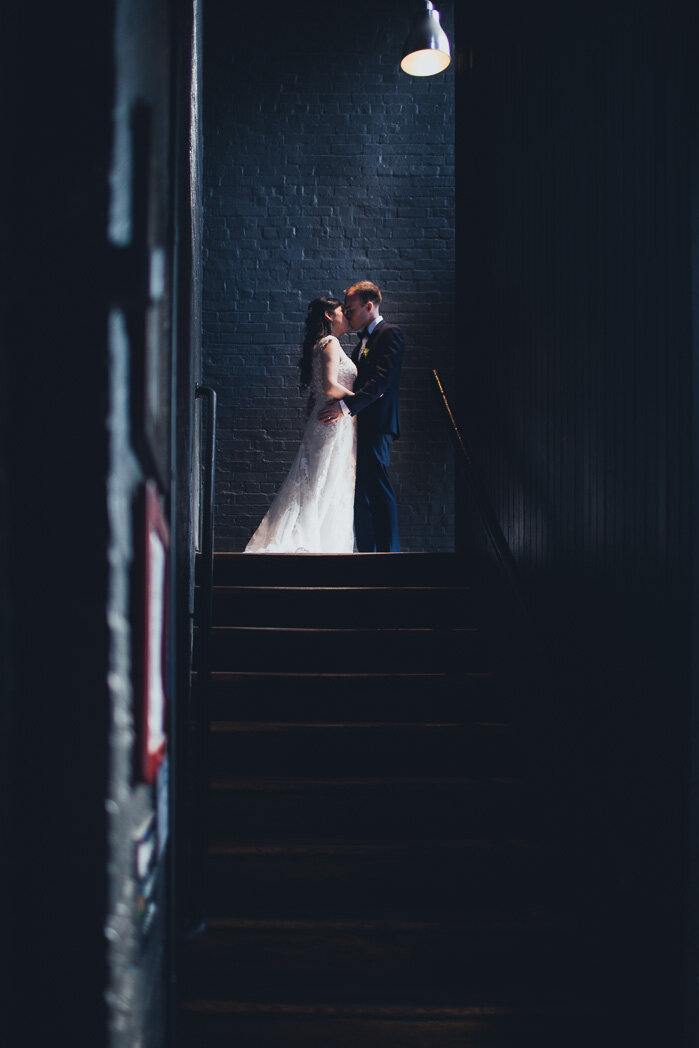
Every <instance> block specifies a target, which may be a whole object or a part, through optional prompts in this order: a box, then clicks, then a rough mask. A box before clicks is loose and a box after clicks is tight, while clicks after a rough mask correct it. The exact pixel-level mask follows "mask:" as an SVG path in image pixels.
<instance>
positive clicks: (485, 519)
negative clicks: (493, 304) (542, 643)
mask: <svg viewBox="0 0 699 1048" xmlns="http://www.w3.org/2000/svg"><path fill="white" fill-rule="evenodd" d="M432 376H433V378H434V382H435V386H436V388H437V393H438V394H439V398H440V400H441V404H442V408H443V410H444V412H445V415H446V418H447V421H448V424H449V429H450V431H451V435H452V438H453V440H454V445H455V448H456V454H457V462H458V463H459V466H460V468H461V470H462V472H463V475H464V477H465V479H466V483H467V485H468V489H469V493H470V495H471V498H472V499H473V502H474V505H475V507H476V509H477V510H478V514H479V517H480V520H481V523H482V525H483V529H484V531H485V534H486V537H487V539H488V543H489V545H490V548H491V550H492V552H493V555H494V557H495V560H496V562H497V564H498V566H499V568H500V571H501V572H502V575H503V577H504V578H505V580H506V582H507V584H508V587H509V589H510V593H511V595H512V599H513V601H514V604H515V606H516V608H517V610H518V611H519V613H520V614H521V616H522V618H523V619H525V620H526V621H527V622H529V621H530V609H529V606H528V604H527V600H526V598H525V595H524V590H523V588H522V583H521V581H520V577H519V570H518V568H517V561H516V560H515V558H514V556H513V554H512V550H511V549H510V547H509V545H508V542H507V539H506V538H505V536H504V535H503V532H502V528H501V527H500V523H499V521H498V519H497V517H496V515H495V511H494V509H493V507H492V505H491V503H490V500H489V498H488V496H487V494H486V491H485V489H484V487H483V484H482V482H481V480H480V478H479V476H478V474H477V473H476V470H475V469H474V466H473V461H472V459H471V456H470V454H469V452H468V449H467V447H466V443H465V441H464V437H463V434H462V432H461V430H460V428H459V425H458V423H457V421H456V419H455V417H454V412H453V411H452V409H451V406H450V404H449V401H448V399H447V395H446V393H445V392H444V387H443V385H442V383H441V380H440V378H439V374H438V373H437V372H436V371H434V370H433V371H432Z"/></svg>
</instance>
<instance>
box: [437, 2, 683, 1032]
mask: <svg viewBox="0 0 699 1048" xmlns="http://www.w3.org/2000/svg"><path fill="white" fill-rule="evenodd" d="M457 29H458V40H459V48H460V52H461V66H460V73H459V76H458V78H457V173H458V178H457V187H458V188H457V216H458V228H457V246H458V286H459V292H460V296H461V298H460V301H461V302H462V311H461V315H460V321H461V323H460V326H459V334H460V340H461V346H462V350H461V352H460V353H459V354H458V357H457V359H458V360H459V363H460V375H459V379H458V387H457V400H458V403H457V411H458V414H459V416H460V418H461V420H462V422H463V425H464V430H465V432H466V435H467V439H468V441H469V443H470V445H471V448H472V453H473V458H474V461H475V464H476V466H477V469H478V470H479V472H480V473H481V476H482V479H483V482H484V485H485V488H486V490H487V492H488V494H489V496H490V498H491V500H492V503H493V506H494V509H495V512H496V514H497V517H498V519H499V521H500V523H501V526H502V528H503V531H504V533H505V535H506V537H507V540H508V542H509V544H510V546H511V548H512V551H513V553H514V555H515V557H516V559H517V561H518V563H519V566H520V568H521V571H522V576H523V580H524V585H525V588H526V591H527V595H528V596H529V597H530V598H531V602H532V607H533V610H534V614H535V617H536V621H537V623H538V626H539V630H540V635H541V636H542V637H543V638H544V639H545V643H544V646H545V647H548V653H549V656H550V659H551V662H552V663H553V664H554V666H555V671H554V678H553V679H554V680H555V681H556V686H557V688H558V694H557V697H556V702H555V704H552V707H551V713H552V716H553V717H554V718H555V719H556V723H557V724H558V726H559V728H560V729H561V730H565V731H567V732H568V733H569V735H570V736H573V737H575V738H576V739H577V740H578V741H577V747H578V749H577V756H576V760H577V762H578V763H577V766H576V767H575V768H574V774H575V775H577V776H578V780H579V782H580V783H581V784H583V790H581V796H580V798H579V802H578V809H577V812H576V813H574V814H573V813H572V814H571V819H573V818H577V819H579V820H581V821H584V822H585V824H586V826H587V827H588V830H587V831H586V833H587V834H588V838H584V839H582V840H581V848H582V849H584V848H586V847H587V848H588V850H589V851H590V853H591V854H592V853H594V855H595V857H596V860H597V861H598V862H599V863H600V864H601V866H602V867H605V868H606V867H608V872H607V873H605V875H604V877H603V881H604V884H605V890H606V892H607V895H606V905H607V907H608V915H607V916H608V921H609V929H610V941H609V946H610V956H613V957H614V958H615V961H614V963H615V964H617V966H618V983H619V997H620V1000H623V1002H624V1005H623V1008H624V1009H625V1014H627V1015H628V1017H629V1023H630V1026H629V1030H630V1028H631V1026H634V1032H633V1037H634V1043H636V1044H641V1043H649V1044H650V1043H653V1044H657V1043H665V1044H668V1045H670V1044H672V1045H675V1044H680V1043H681V1038H682V1036H683V1035H682V1032H681V1029H680V1027H681V1021H680V1016H681V1012H682V982H683V977H684V976H683V974H682V966H683V963H684V961H683V957H685V958H686V955H684V954H683V950H684V947H685V944H686V931H685V924H684V917H683V912H684V911H683V905H684V903H683V901H682V900H683V898H686V892H687V885H686V883H684V882H683V876H684V874H683V870H684V869H685V868H686V849H685V842H686V839H687V832H688V830H689V827H688V825H687V822H686V821H685V822H684V823H683V821H682V820H683V818H684V819H685V820H686V816H683V815H682V806H683V804H685V803H686V800H687V781H688V766H687V757H686V754H687V749H688V747H687V740H688V735H689V718H690V713H689V711H690V690H689V613H690V600H691V592H690V573H689V565H690V563H691V542H690V540H691V515H690V482H691V456H690V448H691V436H692V417H693V405H692V399H691V381H692V317H691V295H690V256H689V243H690V240H689V231H690V200H691V193H692V189H693V187H692V184H691V170H690V162H689V143H690V141H691V137H692V135H694V136H696V134H697V131H696V128H695V127H694V125H693V124H692V123H691V122H690V118H689V116H690V114H689V108H690V99H691V95H692V91H693V90H696V83H695V79H696V74H695V68H696V53H695V52H696V40H695V37H694V35H693V33H692V32H691V31H690V17H689V5H687V7H685V6H683V5H682V3H680V2H671V3H670V4H669V5H668V4H665V5H662V6H661V4H660V3H654V2H648V3H645V4H641V3H627V2H621V3H619V4H615V5H613V8H612V9H610V8H607V9H603V8H602V7H601V5H597V4H594V3H593V4H592V6H591V7H589V8H586V9H585V10H580V9H576V11H575V17H574V18H573V17H572V16H571V15H570V13H569V11H567V10H559V9H556V10H554V9H551V10H548V9H546V8H545V6H544V5H543V4H541V3H534V4H533V5H527V9H526V11H525V12H521V13H520V14H519V15H514V16H513V15H512V13H511V12H507V17H505V15H504V10H503V9H502V8H500V7H498V6H495V7H494V8H493V7H490V8H488V10H471V11H469V12H468V14H467V13H466V12H465V11H464V12H462V13H461V15H460V23H459V25H458V26H457ZM694 191H695V192H696V190H694ZM459 506H460V516H459V533H458V539H459V542H460V545H461V546H462V547H468V546H471V545H481V544H482V543H483V537H482V535H481V531H480V528H479V524H478V521H477V519H476V518H475V516H474V514H472V513H471V512H470V510H469V506H468V499H467V497H466V495H465V493H464V492H460V495H459ZM593 768H594V772H593V771H592V769H593ZM595 776H596V780H595V781H596V783H597V787H599V789H598V796H597V799H596V800H589V799H588V798H585V797H584V796H583V795H582V793H583V792H584V784H585V783H586V782H587V783H589V782H590V781H591V777H595ZM590 827H592V828H590ZM683 893H684V894H683ZM648 1000H652V1001H653V1004H652V1005H651V1006H650V1007H646V1009H645V1011H644V1012H643V1014H644V1019H643V1022H641V1021H640V1020H638V1021H636V1020H635V1019H634V1018H633V1016H635V1015H640V1014H641V1012H640V1011H638V1009H642V1008H643V1007H644V1006H645V1005H647V1002H648ZM668 1017H669V1018H668ZM629 1036H631V1034H630V1033H629ZM689 1036H690V1035H689V1034H687V1037H689ZM629 1043H630V1042H629ZM687 1043H694V1042H691V1041H690V1040H688V1041H687Z"/></svg>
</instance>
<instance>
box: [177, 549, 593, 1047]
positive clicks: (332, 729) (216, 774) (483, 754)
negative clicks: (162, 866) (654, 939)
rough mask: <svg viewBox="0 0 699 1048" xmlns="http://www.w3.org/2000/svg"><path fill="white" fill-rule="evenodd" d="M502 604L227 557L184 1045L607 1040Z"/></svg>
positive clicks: (465, 588)
mask: <svg viewBox="0 0 699 1048" xmlns="http://www.w3.org/2000/svg"><path fill="white" fill-rule="evenodd" d="M474 580H475V581H476V582H477V585H476V586H475V587H472V586H471V585H470V583H471V582H473V581H474ZM485 592H486V590H485V589H484V587H483V578H482V575H481V573H480V570H478V568H477V566H475V567H474V565H473V564H471V565H469V564H467V563H466V562H464V561H463V560H462V559H460V558H457V557H456V556H454V555H440V554H394V555H381V554H373V555H355V556H351V557H326V556H305V557H294V556H269V555H263V556H251V555H247V556H246V555H238V554H218V555H217V556H216V563H215V593H214V623H215V626H214V631H213V632H214V636H213V656H212V666H213V669H214V674H213V695H212V709H211V714H212V719H211V732H210V740H209V749H210V772H211V774H210V847H209V856H208V860H209V869H208V886H209V887H208V896H209V897H208V904H207V908H208V914H209V923H208V928H207V930H206V932H205V933H204V934H203V935H202V936H201V937H200V938H198V939H195V940H194V941H192V942H190V943H188V944H186V945H185V946H184V947H183V949H182V953H181V958H180V963H179V971H178V990H179V997H180V1023H179V1027H180V1044H181V1046H182V1048H189V1046H192V1048H194V1046H208V1045H211V1046H218V1045H224V1044H225V1045H230V1046H235V1048H252V1046H258V1048H262V1046H270V1048H274V1046H279V1048H282V1046H283V1048H294V1046H304V1048H321V1046H322V1048H340V1046H342V1048H349V1046H352V1048H354V1046H360V1045H361V1046H362V1048H389V1046H390V1048H413V1046H414V1048H418V1046H419V1048H447V1046H449V1048H456V1046H459V1048H470V1046H479V1048H480V1046H483V1048H485V1046H496V1045H498V1046H500V1045H502V1046H508V1048H509V1046H518V1045H529V1044H532V1045H538V1046H539V1045H549V1044H550V1045H565V1046H571V1045H577V1044H580V1045H582V1044H586V1045H587V1044H591V1043H595V1044H600V1043H602V1041H603V1040H604V1037H603V1029H602V1027H603V1011H602V1008H601V1004H600V1000H599V993H598V988H597V987H596V986H595V985H594V979H591V978H590V977H589V975H588V974H587V973H588V972H590V971H591V970H594V957H595V952H596V951H597V949H598V947H597V944H596V941H595V934H594V929H593V926H592V925H591V924H590V922H589V920H587V919H586V918H585V916H584V914H585V908H584V906H580V905H578V898H577V889H576V888H575V876H574V871H572V870H571V862H570V856H569V853H568V851H567V848H566V847H565V842H564V839H563V837H562V836H561V827H560V825H559V823H560V813H559V814H557V807H556V804H555V803H552V801H554V800H555V793H556V790H555V784H551V783H547V782H545V781H542V779H541V775H540V774H538V773H537V770H536V769H537V767H538V761H537V759H536V754H535V753H534V752H533V751H532V748H531V746H530V740H529V739H528V737H527V734H526V732H525V731H524V727H525V719H524V718H522V717H521V716H520V711H521V704H522V695H521V694H520V693H519V691H518V685H517V678H516V674H514V673H513V672H511V671H512V669H513V667H511V666H510V667H508V665H507V663H506V662H504V661H503V653H502V652H501V651H498V645H497V638H496V636H495V635H494V633H493V630H492V616H491V613H490V611H489V610H488V606H487V602H486V601H485V600H484V598H483V594H484V593H485ZM488 623H491V627H490V629H488V628H486V629H484V628H483V627H484V625H485V626H486V627H487V626H488ZM489 648H490V651H489ZM498 667H499V671H498V672H496V670H498ZM523 743H524V744H523Z"/></svg>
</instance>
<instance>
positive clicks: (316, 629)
mask: <svg viewBox="0 0 699 1048" xmlns="http://www.w3.org/2000/svg"><path fill="white" fill-rule="evenodd" d="M198 628H199V627H197V629H198ZM211 629H212V630H213V631H214V632H218V633H222V632H224V631H225V632H227V633H321V634H333V633H342V634H346V633H369V634H371V635H372V636H373V635H374V634H376V633H477V632H478V626H436V627H435V626H212V627H211Z"/></svg>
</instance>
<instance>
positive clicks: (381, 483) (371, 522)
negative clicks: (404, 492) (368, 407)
mask: <svg viewBox="0 0 699 1048" xmlns="http://www.w3.org/2000/svg"><path fill="white" fill-rule="evenodd" d="M392 443H393V435H392V434H391V433H378V434H375V435H374V436H373V437H371V438H370V439H366V438H365V439H362V432H361V422H360V424H359V433H358V437H357V480H356V487H355V492H354V538H355V542H356V544H357V550H358V551H359V553H384V552H385V553H399V552H400V541H399V538H398V512H397V509H396V495H395V492H394V490H393V486H392V485H391V481H390V480H389V476H388V465H389V461H390V458H391V444H392Z"/></svg>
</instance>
